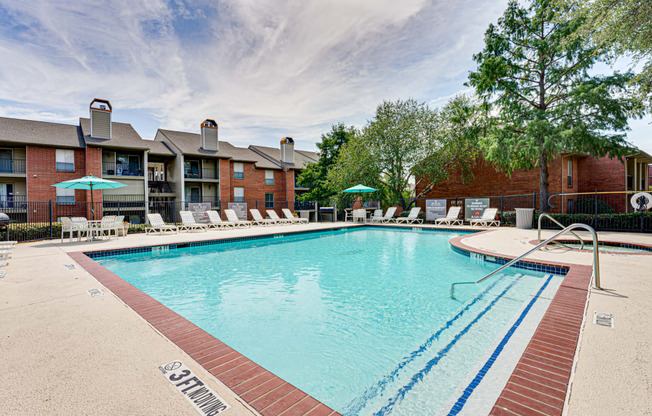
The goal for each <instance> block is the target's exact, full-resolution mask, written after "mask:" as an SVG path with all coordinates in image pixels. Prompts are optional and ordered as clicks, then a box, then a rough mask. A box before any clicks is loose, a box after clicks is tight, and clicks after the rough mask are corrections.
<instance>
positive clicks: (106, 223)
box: [95, 215, 118, 238]
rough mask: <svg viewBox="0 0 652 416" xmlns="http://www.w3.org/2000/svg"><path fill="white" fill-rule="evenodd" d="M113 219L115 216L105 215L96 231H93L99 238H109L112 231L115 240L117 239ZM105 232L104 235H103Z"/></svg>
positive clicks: (116, 227) (116, 229) (115, 225)
mask: <svg viewBox="0 0 652 416" xmlns="http://www.w3.org/2000/svg"><path fill="white" fill-rule="evenodd" d="M115 219H116V216H115V215H105V216H103V217H102V219H101V220H100V223H99V224H98V226H97V229H96V230H95V231H96V232H97V233H98V235H99V236H100V237H102V238H104V236H105V235H106V236H108V237H109V238H111V231H113V233H114V234H115V236H116V238H118V224H117V223H116V222H115ZM105 232H106V234H104V233H105Z"/></svg>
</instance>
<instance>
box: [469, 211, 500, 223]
mask: <svg viewBox="0 0 652 416" xmlns="http://www.w3.org/2000/svg"><path fill="white" fill-rule="evenodd" d="M497 212H498V208H487V209H485V210H484V212H483V213H482V217H481V218H476V219H471V220H469V222H470V223H471V226H474V225H477V226H484V227H491V226H492V225H496V226H497V227H500V221H499V220H497V219H496V213H497Z"/></svg>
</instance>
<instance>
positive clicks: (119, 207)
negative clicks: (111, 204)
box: [118, 199, 120, 215]
mask: <svg viewBox="0 0 652 416" xmlns="http://www.w3.org/2000/svg"><path fill="white" fill-rule="evenodd" d="M118 215H120V200H119V199H118Z"/></svg>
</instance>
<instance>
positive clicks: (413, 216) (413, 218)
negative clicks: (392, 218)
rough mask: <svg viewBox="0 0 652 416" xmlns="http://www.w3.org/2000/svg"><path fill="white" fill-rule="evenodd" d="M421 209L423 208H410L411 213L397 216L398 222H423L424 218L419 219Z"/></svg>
mask: <svg viewBox="0 0 652 416" xmlns="http://www.w3.org/2000/svg"><path fill="white" fill-rule="evenodd" d="M420 211H421V208H419V207H414V208H412V209H411V210H410V213H409V214H408V216H407V217H398V218H396V222H397V223H399V224H414V223H415V222H416V223H418V224H423V220H422V219H419V212H420Z"/></svg>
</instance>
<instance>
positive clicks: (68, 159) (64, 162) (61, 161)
mask: <svg viewBox="0 0 652 416" xmlns="http://www.w3.org/2000/svg"><path fill="white" fill-rule="evenodd" d="M56 157H57V171H59V172H74V171H75V151H74V150H64V149H57V150H56Z"/></svg>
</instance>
